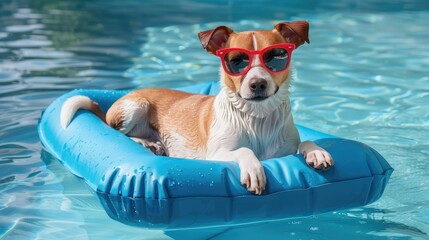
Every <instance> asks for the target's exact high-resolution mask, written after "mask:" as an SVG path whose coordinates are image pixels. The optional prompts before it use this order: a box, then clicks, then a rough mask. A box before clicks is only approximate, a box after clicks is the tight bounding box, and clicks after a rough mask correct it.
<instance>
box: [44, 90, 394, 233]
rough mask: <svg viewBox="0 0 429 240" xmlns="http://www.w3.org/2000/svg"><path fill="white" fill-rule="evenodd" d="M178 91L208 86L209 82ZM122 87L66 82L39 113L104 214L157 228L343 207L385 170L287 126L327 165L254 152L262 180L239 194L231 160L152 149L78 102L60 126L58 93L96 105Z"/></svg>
mask: <svg viewBox="0 0 429 240" xmlns="http://www.w3.org/2000/svg"><path fill="white" fill-rule="evenodd" d="M181 90H184V91H188V92H193V93H201V94H216V93H217V92H218V91H219V86H218V83H209V84H200V85H195V86H192V87H187V88H182V89H181ZM126 93H127V91H106V90H75V91H72V92H69V93H67V94H65V95H63V96H61V97H60V98H58V99H57V100H56V101H54V102H53V103H52V104H51V105H50V106H49V107H48V108H47V109H46V110H45V111H44V113H43V114H42V117H41V119H40V122H39V128H38V130H39V135H40V140H41V142H42V144H43V146H44V148H45V149H46V151H48V152H49V153H50V154H52V155H53V156H54V157H56V158H58V159H59V160H60V161H61V162H62V163H63V165H64V166H65V167H66V168H67V169H69V170H70V171H71V172H72V173H73V174H75V175H76V176H78V177H80V178H82V179H84V180H85V181H86V182H87V183H88V185H89V186H90V187H91V188H92V189H93V190H94V193H96V195H97V196H98V198H99V199H100V202H101V203H102V205H103V207H104V208H105V210H106V212H107V213H108V214H109V216H110V217H112V218H113V219H116V220H118V221H121V222H123V223H125V224H130V225H137V226H143V227H151V228H162V229H183V228H194V227H202V226H207V225H227V224H228V225H231V224H242V223H249V222H258V221H268V220H277V219H284V218H290V217H298V216H308V215H312V214H317V213H323V212H328V211H333V210H340V209H346V208H353V207H359V206H363V205H366V204H369V203H372V202H374V201H376V200H377V199H379V198H380V197H381V195H382V193H383V191H384V189H385V187H386V184H387V182H388V179H389V177H390V175H391V173H392V171H393V169H392V168H391V167H390V166H389V164H388V163H387V162H386V160H385V159H384V158H383V157H382V156H381V155H380V154H379V153H377V152H376V151H375V150H374V149H372V148H371V147H368V146H366V145H365V144H362V143H359V142H356V141H352V140H347V139H342V138H337V137H334V136H330V135H327V134H324V133H321V132H318V131H315V130H311V129H308V128H305V127H302V126H297V127H298V131H299V133H300V136H301V140H303V141H304V140H312V141H315V142H316V143H317V144H319V145H320V146H322V147H323V148H325V149H327V150H328V151H329V152H330V153H331V155H332V156H333V158H334V159H335V166H334V167H333V168H331V169H330V170H329V171H315V170H313V169H312V168H310V167H308V166H307V165H306V163H305V160H304V159H303V156H302V155H298V154H296V155H289V156H285V157H282V158H274V159H269V160H266V161H263V162H262V164H263V166H264V168H265V173H266V176H267V186H266V190H265V191H264V193H263V195H262V196H255V195H252V194H251V193H249V192H248V191H247V190H246V189H245V188H244V187H243V186H242V185H241V184H240V179H239V176H240V175H239V174H240V170H239V167H238V165H237V164H236V163H234V162H216V161H200V160H189V159H177V158H170V157H162V156H156V155H154V154H152V152H150V151H149V150H147V149H146V148H143V147H141V146H140V145H138V144H136V143H135V142H134V141H132V140H130V139H129V138H128V137H127V136H125V135H123V134H122V133H120V132H118V131H116V130H114V129H112V128H110V127H109V126H107V125H106V124H105V123H104V122H102V121H101V120H100V119H99V118H98V117H97V116H95V115H94V114H93V113H90V112H88V111H84V110H81V111H79V112H78V113H77V115H76V116H75V118H74V119H73V121H72V122H71V124H70V125H69V127H68V128H67V129H66V130H64V129H62V128H61V126H60V110H61V106H62V104H63V102H64V101H65V100H66V99H68V98H70V97H71V96H74V95H85V96H88V97H90V98H91V99H93V100H95V101H96V102H98V103H99V105H100V107H101V109H102V110H103V111H107V109H108V108H109V106H111V105H112V104H113V102H115V101H116V100H117V99H118V98H120V97H121V96H123V95H124V94H126Z"/></svg>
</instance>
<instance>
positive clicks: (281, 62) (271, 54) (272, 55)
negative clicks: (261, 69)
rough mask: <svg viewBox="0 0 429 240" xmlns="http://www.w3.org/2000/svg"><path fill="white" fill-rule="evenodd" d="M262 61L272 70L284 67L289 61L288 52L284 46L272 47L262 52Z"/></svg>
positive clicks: (280, 69)
mask: <svg viewBox="0 0 429 240" xmlns="http://www.w3.org/2000/svg"><path fill="white" fill-rule="evenodd" d="M263 57H264V63H265V66H267V68H269V69H270V70H271V71H273V72H279V71H283V70H285V69H286V67H287V64H288V62H289V54H288V52H287V51H286V49H284V48H273V49H270V50H268V51H266V52H265V53H264V56H263Z"/></svg>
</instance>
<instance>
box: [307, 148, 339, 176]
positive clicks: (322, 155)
mask: <svg viewBox="0 0 429 240" xmlns="http://www.w3.org/2000/svg"><path fill="white" fill-rule="evenodd" d="M304 158H305V161H306V162H307V164H308V166H310V167H312V168H314V169H317V170H324V171H325V170H328V169H329V168H331V167H332V166H334V161H333V160H332V156H331V154H329V153H328V152H327V151H325V150H324V149H323V148H317V149H314V150H312V151H310V152H308V153H306V154H304Z"/></svg>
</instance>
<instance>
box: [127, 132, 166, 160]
mask: <svg viewBox="0 0 429 240" xmlns="http://www.w3.org/2000/svg"><path fill="white" fill-rule="evenodd" d="M131 139H132V140H133V141H135V142H136V143H138V144H140V145H142V146H143V147H145V148H147V149H149V150H150V151H151V152H153V153H154V154H156V155H158V156H166V151H165V148H164V145H163V144H162V143H161V142H160V141H157V140H148V139H143V138H136V137H131Z"/></svg>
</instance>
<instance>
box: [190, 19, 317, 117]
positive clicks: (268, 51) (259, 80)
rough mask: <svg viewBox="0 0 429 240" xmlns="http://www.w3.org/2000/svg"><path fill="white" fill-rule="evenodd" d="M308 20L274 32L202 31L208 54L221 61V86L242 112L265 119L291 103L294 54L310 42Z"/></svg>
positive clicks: (284, 23) (200, 35) (203, 43)
mask: <svg viewBox="0 0 429 240" xmlns="http://www.w3.org/2000/svg"><path fill="white" fill-rule="evenodd" d="M308 30H309V24H308V22H307V21H295V22H282V23H279V24H277V25H276V26H274V29H273V30H258V31H247V32H239V33H236V32H234V31H233V30H232V29H230V28H228V27H226V26H219V27H217V28H215V29H212V30H208V31H204V32H200V33H199V34H198V36H199V38H200V41H201V44H202V45H203V47H204V49H206V50H207V52H209V53H212V54H214V55H217V56H219V57H220V59H221V63H222V69H221V83H222V86H223V87H224V88H226V90H227V91H228V93H229V97H230V100H231V101H232V102H233V103H234V105H235V106H236V107H237V108H239V109H240V110H241V111H243V112H246V113H249V114H251V115H253V116H256V117H264V116H266V115H267V114H269V113H270V112H272V111H273V110H274V109H275V108H276V106H277V107H278V106H279V105H280V103H281V102H284V101H286V100H288V93H289V92H288V89H289V84H290V75H291V70H290V65H291V64H290V62H291V57H292V55H291V54H292V51H293V50H294V49H295V48H297V47H299V46H300V45H302V44H303V43H305V42H307V43H309V38H308Z"/></svg>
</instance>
